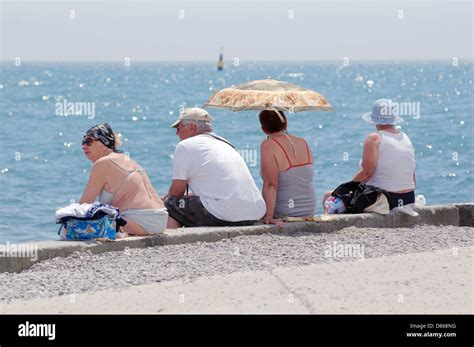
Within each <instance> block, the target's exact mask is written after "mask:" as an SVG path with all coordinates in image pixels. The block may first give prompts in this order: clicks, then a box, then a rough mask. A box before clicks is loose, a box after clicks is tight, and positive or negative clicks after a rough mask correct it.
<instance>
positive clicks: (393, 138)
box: [323, 99, 416, 212]
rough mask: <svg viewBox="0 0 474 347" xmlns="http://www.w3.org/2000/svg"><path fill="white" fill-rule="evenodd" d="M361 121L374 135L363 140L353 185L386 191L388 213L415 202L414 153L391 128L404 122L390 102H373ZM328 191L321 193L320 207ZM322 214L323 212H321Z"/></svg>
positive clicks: (407, 140) (394, 129) (401, 133)
mask: <svg viewBox="0 0 474 347" xmlns="http://www.w3.org/2000/svg"><path fill="white" fill-rule="evenodd" d="M363 119H364V120H365V121H366V122H367V123H369V124H373V125H375V128H376V129H377V132H376V133H371V134H369V135H368V136H367V138H366V139H365V143H364V152H363V154H362V160H361V162H360V163H359V165H360V170H359V172H358V173H357V174H356V175H355V176H354V177H353V178H352V180H353V181H356V182H364V183H366V184H368V185H371V186H374V187H378V188H381V189H384V190H386V191H387V192H388V193H389V194H388V195H389V196H388V203H389V207H390V209H393V208H395V207H403V206H405V205H408V204H413V203H414V202H415V185H416V178H415V166H416V163H415V150H414V148H413V145H412V143H411V141H410V139H409V138H408V136H407V135H406V134H405V133H404V132H402V131H399V130H398V129H397V128H395V125H396V124H399V123H402V122H403V121H404V120H403V119H402V118H401V117H399V116H398V115H395V114H394V112H393V104H392V101H391V100H388V99H379V100H377V101H375V103H374V105H373V107H372V112H369V113H366V114H364V116H363ZM331 193H332V191H328V192H326V193H325V195H324V198H323V206H324V205H325V204H324V202H325V201H326V199H327V198H328V197H329V196H330V195H331ZM325 212H327V211H326V208H325Z"/></svg>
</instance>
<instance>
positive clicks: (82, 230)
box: [58, 215, 117, 240]
mask: <svg viewBox="0 0 474 347" xmlns="http://www.w3.org/2000/svg"><path fill="white" fill-rule="evenodd" d="M116 234H117V221H116V220H115V218H112V217H110V216H109V215H103V216H102V217H100V218H97V219H84V218H76V217H67V218H63V219H61V227H60V228H59V230H58V235H59V236H61V238H62V239H64V240H93V239H108V240H115V239H116Z"/></svg>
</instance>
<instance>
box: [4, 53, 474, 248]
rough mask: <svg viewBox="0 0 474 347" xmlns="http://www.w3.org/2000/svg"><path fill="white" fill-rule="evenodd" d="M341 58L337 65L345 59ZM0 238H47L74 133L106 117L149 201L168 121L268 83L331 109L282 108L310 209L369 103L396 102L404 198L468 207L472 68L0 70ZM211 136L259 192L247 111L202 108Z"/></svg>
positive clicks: (251, 117)
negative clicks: (410, 153) (407, 183)
mask: <svg viewBox="0 0 474 347" xmlns="http://www.w3.org/2000/svg"><path fill="white" fill-rule="evenodd" d="M346 63H347V62H346ZM0 68H1V74H0V122H1V124H0V192H1V195H0V243H7V242H10V243H21V242H28V241H36V240H54V239H58V235H57V230H58V225H57V224H56V223H55V218H54V213H55V210H56V209H57V208H59V207H63V206H66V205H68V204H70V203H73V202H77V201H78V200H79V198H80V197H81V194H82V192H83V190H84V187H85V185H86V183H87V180H88V177H89V173H90V169H91V162H89V161H88V160H87V158H86V157H85V156H84V154H83V152H82V150H81V140H82V136H83V134H84V132H85V131H86V130H87V129H88V128H90V127H91V126H93V125H95V124H98V123H103V122H108V123H109V124H110V125H111V127H112V128H113V129H114V131H116V132H117V133H119V134H120V135H121V137H122V140H123V144H122V147H121V149H122V150H123V151H124V152H126V153H127V154H128V155H130V157H131V158H133V159H134V160H135V161H137V162H138V163H139V164H140V165H141V166H142V167H143V168H144V169H145V170H146V171H147V172H148V175H149V177H150V179H151V181H152V183H153V185H154V187H155V188H156V190H157V191H158V193H159V194H160V195H164V194H165V193H166V192H167V190H168V187H169V185H170V183H171V179H172V157H173V152H174V149H175V146H176V144H177V143H178V141H179V138H178V137H177V136H176V132H175V130H174V129H172V128H170V125H171V123H173V121H174V120H175V119H176V118H177V117H178V115H179V112H180V110H181V109H183V108H184V107H192V106H202V105H204V103H205V102H206V101H207V100H208V98H209V97H210V96H211V95H212V94H213V93H214V92H216V91H218V90H220V89H222V88H226V87H229V86H231V85H233V84H239V83H245V82H247V81H251V80H256V79H265V78H269V77H271V78H274V79H277V80H282V81H287V82H290V83H294V84H297V85H299V86H302V87H304V88H308V89H312V90H315V91H317V92H319V93H320V94H322V95H324V96H325V97H326V98H327V100H328V101H329V102H330V104H331V105H332V106H333V108H334V111H333V112H324V111H311V112H298V113H289V114H287V117H288V124H289V125H288V130H289V133H291V134H294V135H296V136H301V137H303V138H305V139H306V140H307V141H308V143H309V144H310V146H311V149H312V151H313V155H314V163H315V165H314V169H315V178H314V183H315V188H316V193H317V197H318V210H317V212H318V213H321V212H322V209H321V198H322V195H323V193H324V192H325V191H326V190H329V189H332V188H335V187H336V186H337V185H339V184H340V183H343V182H346V181H350V180H351V178H352V176H353V175H354V174H356V172H357V170H358V165H359V161H360V159H361V154H362V149H363V143H364V139H365V137H366V136H367V134H369V133H370V132H373V131H374V127H373V126H371V125H367V124H366V123H364V122H363V120H362V118H361V117H362V115H363V114H364V113H365V112H370V110H371V108H372V104H373V102H374V101H375V100H376V99H379V98H388V99H391V100H392V101H393V102H394V103H397V105H399V106H400V111H401V116H402V117H403V118H404V119H405V123H404V124H403V125H402V126H401V129H402V130H403V131H405V132H406V133H407V134H408V136H409V137H410V138H411V140H412V142H413V145H414V147H415V151H416V162H417V168H416V177H417V187H416V194H421V195H424V197H425V199H426V203H427V204H446V203H455V202H456V203H457V202H467V201H473V194H472V193H473V183H474V179H473V174H472V170H473V167H472V162H473V143H472V139H473V132H472V130H473V127H472V123H473V95H472V94H473V64H472V62H469V61H459V62H458V61H419V62H397V61H394V62H383V63H382V62H362V61H361V62H351V64H341V63H339V62H321V63H319V62H278V63H275V62H248V63H244V62H240V63H239V64H233V63H232V62H228V63H227V64H226V66H225V68H224V70H223V71H217V69H216V64H215V63H214V62H201V63H165V62H162V63H133V64H123V62H122V63H113V62H110V63H32V62H21V64H17V65H15V63H14V62H11V63H7V62H5V63H2V64H0ZM209 112H210V114H211V115H212V117H214V118H215V121H214V124H213V127H214V131H215V132H216V133H217V134H218V135H221V136H223V137H225V138H226V139H228V140H229V141H230V142H232V143H233V144H234V145H235V146H236V147H237V148H238V149H239V152H240V153H241V155H242V156H243V157H244V159H245V161H246V163H247V165H248V167H249V170H250V172H251V174H252V176H253V178H254V180H255V182H256V184H257V186H258V187H259V188H261V185H262V179H261V177H260V173H259V171H260V153H259V148H260V143H261V142H262V141H263V140H264V139H265V135H264V134H263V133H262V131H261V129H260V124H259V121H258V111H245V112H232V111H230V110H225V109H209Z"/></svg>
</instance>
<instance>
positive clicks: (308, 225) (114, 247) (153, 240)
mask: <svg viewBox="0 0 474 347" xmlns="http://www.w3.org/2000/svg"><path fill="white" fill-rule="evenodd" d="M416 211H417V212H418V213H419V216H417V217H412V216H409V215H407V214H405V213H402V212H392V213H391V214H389V215H386V216H382V215H377V214H372V213H364V214H357V215H349V214H346V215H331V216H330V218H329V219H330V220H328V221H324V222H295V223H286V224H285V227H284V228H283V229H279V228H278V227H276V226H270V225H263V224H260V225H253V226H245V227H211V228H207V227H203V228H181V229H176V230H167V231H165V232H164V233H163V234H161V235H156V236H147V237H128V238H126V239H122V240H117V241H114V242H99V241H87V242H85V241H39V242H33V243H29V244H22V247H32V248H34V249H37V257H36V259H34V258H32V257H30V256H29V257H24V256H23V257H20V256H8V255H5V254H0V272H21V271H23V270H25V269H28V268H29V267H30V266H32V265H33V264H34V263H36V262H39V261H42V260H45V259H50V258H55V257H67V256H68V255H70V254H72V253H74V252H86V251H90V252H92V253H95V254H96V253H103V252H111V251H121V250H124V249H126V248H145V247H152V246H161V245H175V244H182V243H191V242H215V241H219V240H222V239H225V238H231V237H237V236H243V235H260V234H263V233H281V232H285V233H292V232H310V233H329V232H334V231H337V230H340V229H343V228H346V227H350V226H356V227H358V228H397V227H408V228H409V227H413V226H415V225H420V224H428V225H456V226H469V227H473V226H474V217H473V215H474V203H472V202H470V203H461V204H453V205H433V206H426V207H421V208H417V209H416ZM10 246H12V245H10ZM13 246H17V245H13ZM2 255H3V256H2Z"/></svg>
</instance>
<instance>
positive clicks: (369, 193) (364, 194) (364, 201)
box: [331, 181, 389, 213]
mask: <svg viewBox="0 0 474 347" xmlns="http://www.w3.org/2000/svg"><path fill="white" fill-rule="evenodd" d="M380 194H384V195H385V196H386V197H387V199H388V197H389V193H388V192H387V191H386V190H383V189H380V188H378V187H374V186H371V185H367V184H365V183H363V182H355V181H350V182H346V183H343V184H341V185H340V186H339V187H337V188H336V189H335V190H334V191H333V192H332V193H331V195H332V196H335V197H338V198H340V199H341V200H342V202H343V203H344V206H346V211H345V213H364V210H365V209H366V208H367V207H369V206H371V205H372V204H374V203H375V202H376V201H377V199H378V197H379V196H380Z"/></svg>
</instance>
